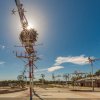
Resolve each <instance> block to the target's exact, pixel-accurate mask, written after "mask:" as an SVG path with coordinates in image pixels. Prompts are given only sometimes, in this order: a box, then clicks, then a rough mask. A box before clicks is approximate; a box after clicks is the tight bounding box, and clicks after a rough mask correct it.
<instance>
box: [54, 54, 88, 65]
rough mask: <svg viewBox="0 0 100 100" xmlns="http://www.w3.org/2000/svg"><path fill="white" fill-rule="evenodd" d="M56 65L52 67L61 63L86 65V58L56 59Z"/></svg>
mask: <svg viewBox="0 0 100 100" xmlns="http://www.w3.org/2000/svg"><path fill="white" fill-rule="evenodd" d="M55 61H56V63H55V64H54V65H60V64H63V63H73V64H78V65H85V64H88V63H89V62H88V57H85V55H80V56H75V57H72V56H68V57H58V58H57V59H56V60H55Z"/></svg>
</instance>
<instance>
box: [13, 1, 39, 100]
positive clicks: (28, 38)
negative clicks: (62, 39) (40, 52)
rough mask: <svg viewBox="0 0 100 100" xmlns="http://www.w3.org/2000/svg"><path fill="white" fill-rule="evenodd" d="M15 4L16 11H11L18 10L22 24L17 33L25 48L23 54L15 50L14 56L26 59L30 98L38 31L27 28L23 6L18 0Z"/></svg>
mask: <svg viewBox="0 0 100 100" xmlns="http://www.w3.org/2000/svg"><path fill="white" fill-rule="evenodd" d="M15 4H16V6H17V11H14V10H13V11H12V12H13V13H15V12H18V14H19V18H20V23H21V26H22V31H21V33H20V35H19V40H20V42H21V44H22V47H23V48H25V51H26V52H25V54H24V55H22V54H18V53H17V52H16V57H18V58H22V59H27V61H28V62H27V64H26V65H27V66H28V67H29V78H30V87H29V88H30V100H32V93H33V78H34V67H35V64H34V63H35V61H37V60H38V59H39V58H38V57H37V56H36V52H35V49H34V46H35V43H36V41H37V36H38V33H37V31H35V30H34V29H33V28H31V29H28V28H27V27H28V26H29V25H28V21H27V18H26V16H25V14H24V12H25V10H24V7H23V4H22V3H20V0H15Z"/></svg>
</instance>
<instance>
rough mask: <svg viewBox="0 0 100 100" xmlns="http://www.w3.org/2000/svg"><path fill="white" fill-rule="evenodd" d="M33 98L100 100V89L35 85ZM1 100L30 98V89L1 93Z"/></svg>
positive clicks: (47, 99)
mask: <svg viewBox="0 0 100 100" xmlns="http://www.w3.org/2000/svg"><path fill="white" fill-rule="evenodd" d="M34 91H35V92H34V94H33V100H67V99H68V100H73V99H74V100H75V99H76V100H81V99H82V100H100V89H99V88H96V89H95V91H94V92H92V91H91V88H82V87H81V88H80V87H76V88H73V87H69V88H57V87H56V88H40V87H35V88H34ZM0 100H29V89H28V90H25V91H20V92H14V93H7V94H0Z"/></svg>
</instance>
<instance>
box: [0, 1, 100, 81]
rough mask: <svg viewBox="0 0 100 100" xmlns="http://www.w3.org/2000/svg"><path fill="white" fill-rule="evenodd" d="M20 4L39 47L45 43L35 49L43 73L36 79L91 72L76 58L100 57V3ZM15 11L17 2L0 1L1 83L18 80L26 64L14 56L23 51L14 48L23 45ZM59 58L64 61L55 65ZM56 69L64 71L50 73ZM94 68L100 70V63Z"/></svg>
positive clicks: (39, 2)
mask: <svg viewBox="0 0 100 100" xmlns="http://www.w3.org/2000/svg"><path fill="white" fill-rule="evenodd" d="M21 2H23V4H24V8H25V10H26V11H27V12H26V13H25V15H26V17H27V19H28V21H29V23H30V24H32V25H33V27H34V28H35V29H36V30H37V31H38V33H39V36H38V42H37V44H40V43H43V45H42V46H37V47H35V49H36V50H37V52H38V54H37V55H39V56H40V57H41V58H42V60H40V61H38V62H36V65H37V66H38V69H39V70H40V71H39V74H38V72H37V74H36V77H39V76H40V74H41V73H45V74H46V76H47V77H48V76H50V75H51V74H52V73H55V74H63V73H72V72H74V71H75V70H80V71H83V72H90V71H91V68H90V65H89V64H79V63H78V64H76V63H75V61H73V59H74V60H75V59H77V58H78V57H79V59H80V57H83V60H86V59H87V57H88V56H93V57H95V58H100V55H99V53H100V6H99V5H100V0H21ZM13 8H15V9H16V5H15V3H14V0H2V1H0V80H5V79H16V77H17V76H18V75H19V74H20V73H21V71H22V70H23V68H24V63H23V62H22V61H21V60H20V59H18V58H16V57H15V54H13V51H14V50H15V51H16V50H17V51H19V52H20V51H21V50H23V49H22V48H15V47H14V45H21V44H20V41H19V34H20V31H21V29H22V28H21V25H20V21H19V17H18V14H16V15H12V14H11V10H12V9H13ZM19 49H20V50H19ZM82 55H83V56H82ZM59 57H62V60H65V62H64V61H63V63H61V64H58V65H55V63H56V60H57V59H58V58H59ZM64 57H66V58H64ZM73 57H74V58H73ZM66 59H67V60H66ZM69 59H70V61H68V60H69ZM54 66H60V67H63V68H61V69H59V70H55V71H54V72H48V68H52V67H54ZM94 66H95V67H94V70H95V71H96V70H98V69H100V61H97V62H95V64H94ZM56 68H57V67H56Z"/></svg>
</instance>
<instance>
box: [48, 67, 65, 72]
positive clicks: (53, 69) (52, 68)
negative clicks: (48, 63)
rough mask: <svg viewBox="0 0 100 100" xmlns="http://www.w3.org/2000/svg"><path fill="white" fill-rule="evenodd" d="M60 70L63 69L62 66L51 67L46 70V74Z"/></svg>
mask: <svg viewBox="0 0 100 100" xmlns="http://www.w3.org/2000/svg"><path fill="white" fill-rule="evenodd" d="M62 68H64V67H63V66H52V67H50V68H48V72H53V71H56V70H59V69H62Z"/></svg>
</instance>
